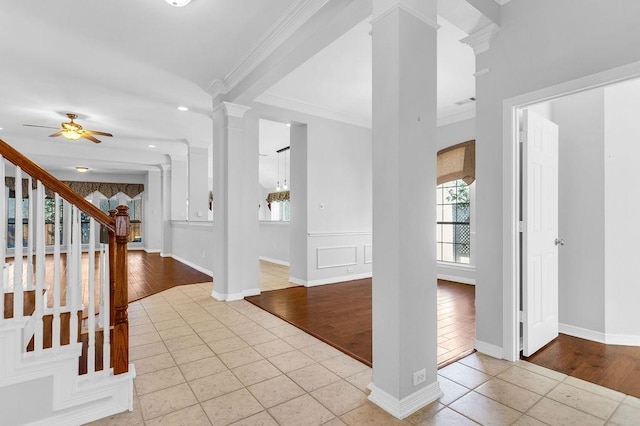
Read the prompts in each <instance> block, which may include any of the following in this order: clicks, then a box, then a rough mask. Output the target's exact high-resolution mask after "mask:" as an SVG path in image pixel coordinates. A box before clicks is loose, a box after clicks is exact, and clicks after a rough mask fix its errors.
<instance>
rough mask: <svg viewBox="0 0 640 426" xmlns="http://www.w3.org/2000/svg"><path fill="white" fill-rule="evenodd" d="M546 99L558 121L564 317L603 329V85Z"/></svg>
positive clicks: (578, 324) (572, 323)
mask: <svg viewBox="0 0 640 426" xmlns="http://www.w3.org/2000/svg"><path fill="white" fill-rule="evenodd" d="M546 104H547V105H550V106H551V120H552V121H553V122H555V123H556V124H557V125H558V127H559V147H558V148H559V154H558V155H559V158H558V169H559V176H558V185H559V188H558V189H559V191H558V196H559V202H558V212H559V217H558V232H559V237H560V238H563V239H564V240H565V241H566V244H565V245H564V246H561V247H560V249H559V254H558V286H559V294H558V309H559V319H560V323H561V324H562V325H563V326H570V327H577V328H579V329H584V330H589V331H594V332H597V333H604V331H605V329H604V322H605V318H604V302H603V301H604V287H605V276H604V263H605V245H604V237H605V217H604V211H605V210H604V204H605V203H604V197H605V193H606V192H608V191H609V189H608V188H606V186H605V181H604V117H605V109H604V108H605V106H604V89H596V90H591V91H588V92H583V93H579V94H575V95H572V96H568V97H564V98H560V99H557V100H554V101H553V102H552V103H546ZM605 191H606V192H605ZM561 330H562V327H561ZM565 331H566V330H565Z"/></svg>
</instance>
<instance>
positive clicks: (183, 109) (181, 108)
mask: <svg viewBox="0 0 640 426" xmlns="http://www.w3.org/2000/svg"><path fill="white" fill-rule="evenodd" d="M178 111H189V108H187V107H186V106H182V105H180V106H179V107H178Z"/></svg>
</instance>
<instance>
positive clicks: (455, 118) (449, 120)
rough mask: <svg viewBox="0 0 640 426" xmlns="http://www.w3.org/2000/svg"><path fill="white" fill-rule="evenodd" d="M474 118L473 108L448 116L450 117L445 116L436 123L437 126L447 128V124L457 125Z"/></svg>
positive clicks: (474, 109)
mask: <svg viewBox="0 0 640 426" xmlns="http://www.w3.org/2000/svg"><path fill="white" fill-rule="evenodd" d="M475 116H476V108H475V106H474V107H473V109H470V110H467V111H464V112H459V113H456V114H450V115H446V116H444V117H438V121H437V126H438V127H440V126H447V125H449V124H453V123H457V122H459V121H464V120H469V119H471V118H475Z"/></svg>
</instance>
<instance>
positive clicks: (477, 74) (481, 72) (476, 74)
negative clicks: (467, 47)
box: [473, 68, 491, 78]
mask: <svg viewBox="0 0 640 426" xmlns="http://www.w3.org/2000/svg"><path fill="white" fill-rule="evenodd" d="M490 71H491V68H483V69H481V70H478V71H476V72H474V73H473V76H474V77H475V78H478V77H482V76H483V75H485V74H489V72H490Z"/></svg>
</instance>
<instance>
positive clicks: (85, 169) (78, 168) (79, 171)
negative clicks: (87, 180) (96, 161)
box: [76, 166, 89, 173]
mask: <svg viewBox="0 0 640 426" xmlns="http://www.w3.org/2000/svg"><path fill="white" fill-rule="evenodd" d="M88 171H89V168H88V167H84V166H77V167H76V172H78V173H86V172H88Z"/></svg>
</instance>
